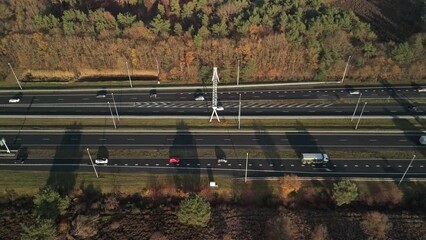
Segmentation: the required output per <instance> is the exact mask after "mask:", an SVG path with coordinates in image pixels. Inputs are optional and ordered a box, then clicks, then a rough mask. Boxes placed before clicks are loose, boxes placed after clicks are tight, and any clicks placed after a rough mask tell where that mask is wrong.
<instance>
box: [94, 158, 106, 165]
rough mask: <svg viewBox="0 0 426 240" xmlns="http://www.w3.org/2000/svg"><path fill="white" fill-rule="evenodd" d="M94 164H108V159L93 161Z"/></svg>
mask: <svg viewBox="0 0 426 240" xmlns="http://www.w3.org/2000/svg"><path fill="white" fill-rule="evenodd" d="M95 163H96V164H108V158H101V159H96V160H95Z"/></svg>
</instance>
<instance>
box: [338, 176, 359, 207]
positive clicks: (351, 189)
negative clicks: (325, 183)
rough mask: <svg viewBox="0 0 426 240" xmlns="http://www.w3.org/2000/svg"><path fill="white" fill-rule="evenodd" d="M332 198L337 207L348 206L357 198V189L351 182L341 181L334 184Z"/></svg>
mask: <svg viewBox="0 0 426 240" xmlns="http://www.w3.org/2000/svg"><path fill="white" fill-rule="evenodd" d="M334 198H335V200H336V204H337V206H342V205H344V204H349V203H351V202H353V201H354V200H356V199H357V198H358V188H357V186H356V184H355V183H353V182H351V181H341V182H338V183H335V184H334Z"/></svg>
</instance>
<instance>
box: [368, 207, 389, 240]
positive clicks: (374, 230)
mask: <svg viewBox="0 0 426 240" xmlns="http://www.w3.org/2000/svg"><path fill="white" fill-rule="evenodd" d="M361 228H362V229H363V230H364V232H365V233H366V234H367V235H368V236H369V239H386V233H387V232H388V231H389V229H390V228H392V224H391V223H390V222H389V219H388V217H387V216H386V215H384V214H381V213H379V212H371V213H367V214H365V216H364V220H363V221H362V222H361Z"/></svg>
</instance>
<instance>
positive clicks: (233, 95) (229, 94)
mask: <svg viewBox="0 0 426 240" xmlns="http://www.w3.org/2000/svg"><path fill="white" fill-rule="evenodd" d="M153 89H154V88H153ZM355 90H356V91H359V93H360V94H362V98H363V99H407V98H408V99H412V98H413V99H414V98H418V99H425V98H426V92H424V93H419V92H418V87H412V86H398V87H393V88H389V87H343V88H305V89H261V90H254V89H253V90H243V89H242V90H226V89H224V90H222V89H220V90H218V98H219V100H221V101H237V100H238V99H239V94H240V93H241V95H242V99H243V100H339V99H353V100H356V99H358V97H359V95H358V94H354V95H352V94H350V92H351V91H355ZM149 92H150V91H140V92H139V91H138V92H126V91H125V90H122V91H116V92H114V97H115V101H116V102H117V103H119V102H176V101H194V99H195V96H196V95H197V94H203V95H204V96H205V97H206V100H210V94H211V91H208V90H204V89H199V90H196V91H192V90H185V89H184V88H183V89H182V90H180V91H170V90H161V88H158V89H156V92H157V96H156V97H155V98H154V97H151V96H150V93H149ZM110 93H111V92H107V94H106V98H107V99H108V101H112V99H111V96H110ZM15 95H16V94H15V93H10V94H5V93H2V94H0V104H8V101H9V99H10V98H12V97H13V96H15ZM20 97H21V103H25V104H29V103H32V104H34V103H38V104H43V103H47V104H50V103H100V102H105V98H99V97H98V96H97V90H93V92H91V93H90V92H89V93H87V92H84V93H78V92H76V93H68V92H67V93H62V92H58V93H23V94H22V95H20Z"/></svg>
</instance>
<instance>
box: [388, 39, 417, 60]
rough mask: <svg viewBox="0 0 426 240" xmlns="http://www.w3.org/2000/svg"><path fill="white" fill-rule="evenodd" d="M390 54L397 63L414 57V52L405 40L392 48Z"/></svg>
mask: <svg viewBox="0 0 426 240" xmlns="http://www.w3.org/2000/svg"><path fill="white" fill-rule="evenodd" d="M391 56H392V58H393V60H395V61H396V62H397V63H399V64H406V63H410V62H411V61H412V60H413V58H414V53H413V51H412V50H411V48H410V45H408V43H407V42H405V43H400V44H398V45H396V46H395V48H394V49H393V50H392V53H391Z"/></svg>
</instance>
